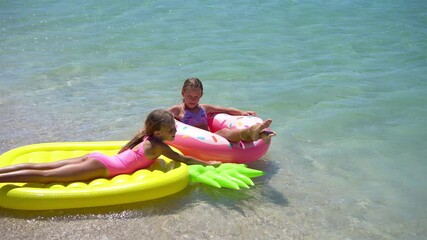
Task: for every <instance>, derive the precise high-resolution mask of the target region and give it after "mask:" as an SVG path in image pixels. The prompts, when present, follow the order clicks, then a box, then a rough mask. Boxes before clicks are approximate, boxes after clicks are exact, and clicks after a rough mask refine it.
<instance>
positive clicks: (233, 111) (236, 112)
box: [200, 104, 257, 116]
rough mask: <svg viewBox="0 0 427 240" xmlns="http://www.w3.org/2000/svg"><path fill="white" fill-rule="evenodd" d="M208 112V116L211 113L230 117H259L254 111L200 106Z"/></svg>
mask: <svg viewBox="0 0 427 240" xmlns="http://www.w3.org/2000/svg"><path fill="white" fill-rule="evenodd" d="M200 105H201V106H202V107H203V108H204V109H205V111H206V113H207V114H209V113H227V114H230V115H243V116H248V115H253V116H257V114H256V112H254V111H243V110H240V109H237V108H226V107H221V106H215V105H210V104H200Z"/></svg>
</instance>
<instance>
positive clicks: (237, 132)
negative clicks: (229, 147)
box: [216, 119, 271, 142]
mask: <svg viewBox="0 0 427 240" xmlns="http://www.w3.org/2000/svg"><path fill="white" fill-rule="evenodd" d="M270 124H271V119H268V120H266V121H264V122H263V123H260V124H256V125H253V126H251V127H250V128H245V129H228V128H223V129H221V130H219V131H217V132H216V134H218V135H220V136H222V137H224V138H225V139H227V140H228V141H230V142H238V141H240V140H242V141H247V142H252V141H256V140H258V139H260V138H261V137H262V135H261V132H262V131H263V130H264V129H266V128H268V127H269V126H270ZM270 138H271V136H270Z"/></svg>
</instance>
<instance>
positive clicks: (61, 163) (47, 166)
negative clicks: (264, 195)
mask: <svg viewBox="0 0 427 240" xmlns="http://www.w3.org/2000/svg"><path fill="white" fill-rule="evenodd" d="M86 158H87V155H85V156H81V157H76V158H69V159H64V160H60V161H55V162H48V163H21V164H16V165H12V166H7V167H4V168H0V174H1V173H8V172H14V171H19V170H30V169H33V170H43V169H53V168H59V167H61V166H65V165H68V164H71V163H78V162H82V161H84V159H86Z"/></svg>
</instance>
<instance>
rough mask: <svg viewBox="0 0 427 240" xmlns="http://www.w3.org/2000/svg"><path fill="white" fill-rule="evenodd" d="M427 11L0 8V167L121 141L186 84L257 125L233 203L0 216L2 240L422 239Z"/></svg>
mask: <svg viewBox="0 0 427 240" xmlns="http://www.w3.org/2000/svg"><path fill="white" fill-rule="evenodd" d="M426 7H427V3H426V2H425V1H410V2H408V1H399V0H394V1H364V0H362V1H326V2H324V1H279V0H275V1H265V2H262V1H260V2H250V3H248V2H247V1H231V2H228V1H213V2H212V1H211V2H206V1H196V0H194V1H185V2H177V1H162V2H158V1H143V2H140V1H121V2H117V3H116V2H111V3H106V2H86V1H69V2H67V1H49V2H33V1H3V2H1V3H0V26H1V27H0V38H1V41H0V54H1V58H0V66H1V68H2V70H1V71H0V109H1V112H2V114H1V116H2V117H1V118H0V124H1V126H2V127H1V128H0V143H1V146H0V152H1V153H3V152H6V151H7V150H9V149H12V148H15V147H19V146H22V145H26V144H31V143H37V142H54V141H103V140H124V139H128V138H130V137H131V136H132V135H133V133H134V132H135V131H136V130H137V129H138V128H140V127H141V126H142V121H143V119H144V118H145V116H146V114H147V113H148V112H149V111H151V110H153V109H156V108H164V107H168V106H170V105H173V104H176V103H177V102H179V101H180V89H181V86H182V83H183V81H184V80H185V79H186V78H187V77H190V76H195V77H199V78H200V79H201V80H202V81H203V82H204V85H205V95H204V97H203V102H206V103H211V104H217V105H222V106H232V107H236V108H240V109H247V110H255V111H257V113H258V114H259V115H260V116H261V117H263V118H272V119H273V125H272V128H273V129H274V130H275V131H276V132H277V134H278V135H277V137H275V139H274V140H273V142H272V145H271V147H270V150H269V152H268V154H267V155H266V156H265V157H264V158H263V159H261V160H259V161H257V162H255V163H252V164H250V167H253V168H257V169H262V170H264V171H266V172H267V174H266V176H264V177H261V178H258V179H256V187H255V188H252V189H250V190H241V191H233V190H227V189H213V188H210V187H205V186H199V185H194V186H190V187H188V188H187V189H186V190H184V191H183V192H181V193H178V194H176V195H174V196H170V197H167V198H164V199H159V200H155V201H150V202H145V203H136V204H131V205H124V206H115V207H108V208H95V209H87V210H67V211H47V212H19V211H10V210H6V209H0V216H1V218H0V232H1V233H2V235H3V236H4V237H5V238H6V239H11V238H26V237H33V236H35V237H36V238H44V239H64V238H66V239H81V238H82V237H83V236H91V238H93V239H119V238H120V239H121V238H123V237H125V238H130V239H135V238H141V237H144V239H164V238H176V239H187V238H190V239H194V238H204V239H207V238H212V239H220V238H224V239H230V238H236V239H243V238H245V239H279V238H281V239H424V238H426V237H427V230H426V229H427V210H426V208H425V203H426V202H427V193H425V183H426V182H427V175H426V174H425V173H426V172H427V160H426V156H427V150H426V140H427V130H426V128H425V123H426V122H427V97H426V96H427V94H426V92H427V82H426V80H427V79H426V75H427V64H426V59H427V41H426V39H427V32H426V28H425V26H426V25H427V15H426V13H425V9H426Z"/></svg>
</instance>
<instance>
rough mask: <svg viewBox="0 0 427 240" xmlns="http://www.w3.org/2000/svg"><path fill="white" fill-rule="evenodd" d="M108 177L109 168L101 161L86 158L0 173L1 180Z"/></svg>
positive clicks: (66, 179)
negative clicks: (42, 168)
mask: <svg viewBox="0 0 427 240" xmlns="http://www.w3.org/2000/svg"><path fill="white" fill-rule="evenodd" d="M106 177H108V170H107V168H106V167H105V166H104V164H102V163H101V162H100V161H98V160H96V159H94V158H86V159H84V160H83V161H80V162H75V163H70V164H66V165H63V166H60V167H58V168H53V169H47V170H38V169H29V170H19V171H16V172H9V173H2V174H0V182H38V183H50V182H75V181H88V180H92V179H95V178H106Z"/></svg>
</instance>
